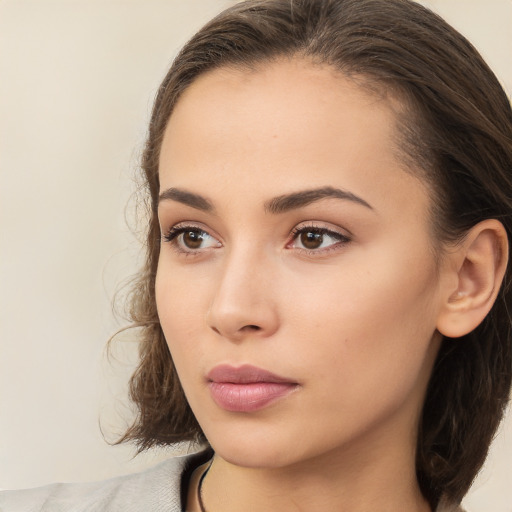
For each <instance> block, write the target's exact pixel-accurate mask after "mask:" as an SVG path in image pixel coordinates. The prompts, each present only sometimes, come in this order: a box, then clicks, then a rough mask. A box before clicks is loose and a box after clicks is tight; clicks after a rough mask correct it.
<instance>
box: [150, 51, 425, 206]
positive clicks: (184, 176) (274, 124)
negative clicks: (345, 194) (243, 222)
mask: <svg viewBox="0 0 512 512" xmlns="http://www.w3.org/2000/svg"><path fill="white" fill-rule="evenodd" d="M397 108H398V107H397V102H396V101H394V100H392V99H390V98H387V97H385V95H384V94H378V93H376V92H370V89H369V88H368V87H363V86H362V85H361V84H360V81H357V80H354V79H352V78H348V77H346V76H344V75H342V74H340V73H339V72H337V71H335V70H334V69H332V68H331V67H328V66H321V65H314V64H312V63H310V62H306V61H304V60H300V59H288V60H281V61H276V62H273V63H270V64H265V65H262V66H259V67H256V68H254V69H251V70H245V69H232V68H221V69H216V70H214V71H211V72H208V73H205V74H204V75H202V76H200V77H199V78H198V79H196V81H194V82H193V83H192V84H191V86H190V87H189V88H188V89H186V90H185V92H184V93H183V95H182V96H181V98H180V99H179V100H178V102H177V105H176V107H175V110H174V112H173V114H172V115H171V118H170V120H169V123H168V125H167V128H166V132H165V136H164V141H163V145H162V150H161V158H160V177H161V186H162V188H168V187H170V186H173V187H182V188H195V189H197V188H199V189H201V191H202V192H208V191H214V190H216V189H217V188H222V189H223V190H226V188H229V189H230V192H231V194H232V195H236V194H239V193H240V191H241V190H247V189H249V190H251V191H252V193H253V195H256V193H257V192H258V193H261V197H262V198H263V196H265V195H266V196H267V197H269V196H271V195H272V194H273V192H277V193H287V192H290V191H294V190H297V188H305V187H306V186H307V187H308V188H316V187H323V186H326V185H332V186H338V187H340V188H344V189H350V190H351V191H352V192H354V193H355V194H357V195H360V196H362V195H363V192H364V193H366V194H369V195H370V196H376V198H375V199H376V201H377V203H379V202H382V200H384V199H385V194H386V191H388V192H389V191H391V190H392V189H393V191H394V192H395V193H397V194H395V195H397V197H395V201H408V198H410V197H411V191H412V190H409V189H411V187H412V188H415V189H421V190H416V191H415V193H418V194H419V195H421V194H423V193H424V190H423V185H422V183H421V182H419V181H418V180H417V179H416V178H413V177H412V175H411V174H409V173H406V172H404V164H403V162H402V160H401V159H400V158H399V157H398V156H397V155H398V154H399V150H398V141H397V129H396V123H397V120H396V119H397V118H396V111H397ZM270 184H271V185H272V188H273V190H270V188H269V187H270ZM278 185H279V187H280V188H281V189H282V190H275V189H276V187H278ZM423 199H425V198H423Z"/></svg>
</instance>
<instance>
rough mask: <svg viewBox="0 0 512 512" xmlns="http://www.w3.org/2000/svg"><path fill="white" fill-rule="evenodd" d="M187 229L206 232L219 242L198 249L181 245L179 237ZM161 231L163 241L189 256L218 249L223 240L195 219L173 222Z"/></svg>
mask: <svg viewBox="0 0 512 512" xmlns="http://www.w3.org/2000/svg"><path fill="white" fill-rule="evenodd" d="M187 231H199V232H202V233H205V234H206V235H207V236H208V237H210V238H211V239H213V240H215V241H216V242H217V244H216V245H211V246H208V247H200V248H197V249H193V248H184V247H181V246H180V244H179V242H178V238H179V237H180V236H181V235H182V234H184V233H186V232H187ZM161 232H162V235H161V240H162V242H163V243H168V244H169V245H170V246H171V247H172V248H173V249H174V250H175V251H176V252H178V253H179V254H183V255H187V256H195V255H199V254H202V253H203V252H205V251H207V250H209V249H216V248H219V247H221V246H222V242H221V241H220V239H219V237H218V236H216V235H214V234H212V233H211V230H210V229H209V228H207V227H205V226H203V225H201V224H200V223H197V222H193V221H182V222H178V223H176V224H173V225H172V226H171V227H170V228H168V229H167V230H165V231H163V230H161Z"/></svg>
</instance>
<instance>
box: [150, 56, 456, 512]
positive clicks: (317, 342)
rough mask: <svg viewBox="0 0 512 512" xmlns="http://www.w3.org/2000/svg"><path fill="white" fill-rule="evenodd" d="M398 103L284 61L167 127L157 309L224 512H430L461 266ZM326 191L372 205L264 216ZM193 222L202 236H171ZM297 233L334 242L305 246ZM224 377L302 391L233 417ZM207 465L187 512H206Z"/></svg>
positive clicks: (221, 90)
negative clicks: (236, 372) (425, 476)
mask: <svg viewBox="0 0 512 512" xmlns="http://www.w3.org/2000/svg"><path fill="white" fill-rule="evenodd" d="M396 108H397V105H392V104H391V103H390V100H385V99H383V98H379V97H376V96H375V95H371V94H369V93H368V91H366V90H363V89H362V88H360V87H359V86H358V85H356V84H355V82H353V81H351V80H349V79H348V78H345V77H343V76H341V75H339V74H336V73H335V72H333V71H332V70H331V69H329V68H327V67H320V66H314V65H312V64H310V63H307V62H304V61H300V60H287V61H279V62H277V63H274V64H267V65H265V66H263V67H260V68H258V69H256V70H253V71H251V72H248V71H240V70H234V69H220V70H215V71H212V72H210V73H208V74H205V75H202V76H201V77H199V78H198V79H197V80H196V81H195V82H194V83H193V84H192V85H191V86H190V87H189V88H188V89H187V90H186V91H185V93H184V94H183V96H182V97H181V98H180V100H179V101H178V103H177V106H176V108H175V110H174V112H173V114H172V116H171V118H170V121H169V124H168V126H167V129H166V132H165V137H164V140H163V145H162V150H161V159H160V180H161V193H162V194H163V196H162V200H161V201H160V205H159V220H160V225H161V230H162V235H163V237H164V239H163V243H162V249H161V254H160V259H159V265H158V272H157V277H156V298H157V305H158V311H159V316H160V320H161V325H162V328H163V331H164V334H165V336H166V339H167V341H168V344H169V348H170V351H171V354H172V356H173V360H174V362H175V365H176V368H177V371H178V374H179V377H180V380H181V382H182V385H183V388H184V391H185V394H186V396H187V399H188V401H189V403H190V406H191V407H192V410H193V411H194V414H195V415H196V417H197V419H198V421H199V423H200V425H201V427H202V429H203V431H204V432H205V434H206V436H207V438H208V440H209V441H210V443H211V445H212V446H213V448H214V450H215V453H216V455H215V458H214V462H213V465H212V467H211V469H210V471H209V473H208V476H207V478H205V480H204V486H203V496H204V501H205V504H206V508H207V510H208V512H215V511H218V510H222V511H224V512H229V511H235V510H245V511H263V510H281V511H288V510H290V511H291V510H294V511H295V510H307V511H317V510H318V511H325V510H344V511H351V512H359V511H370V510H372V511H374V510H379V511H396V510H408V511H427V510H430V508H429V506H428V505H427V503H426V502H425V500H424V499H423V497H422V495H421V493H420V491H419V488H418V484H417V481H416V476H415V469H414V453H415V444H416V435H417V434H416V432H417V425H418V418H419V414H420V411H421V405H422V403H423V400H424V395H425V390H426V386H427V383H428V379H429V376H430V374H431V370H432V365H433V361H434V359H435V356H436V354H437V350H438V348H439V343H440V339H441V335H440V334H439V333H438V331H437V330H436V326H437V323H438V321H439V318H440V317H441V316H442V311H443V307H444V304H445V302H446V297H447V294H448V293H451V292H452V291H453V289H454V287H455V286H456V283H455V282H454V279H453V267H454V260H453V259H451V260H449V261H445V259H443V258H441V259H436V257H435V251H434V246H435V245H436V242H435V241H434V240H433V239H432V235H431V229H430V226H431V221H430V218H429V206H430V198H429V193H428V190H427V188H426V186H424V184H423V183H422V182H421V181H420V180H419V179H418V178H416V177H415V176H414V175H413V173H410V172H406V171H405V170H404V164H403V163H402V162H401V160H400V158H399V156H398V151H397V149H396V147H397V144H396V140H395V139H396V129H395V128H396V127H395V114H394V109H396ZM325 187H332V188H336V189H341V190H343V191H348V192H350V193H351V194H355V195H356V196H357V197H358V198H361V199H362V200H363V201H364V202H366V203H367V205H365V204H362V203H361V202H357V201H354V200H351V199H342V198H336V197H327V198H323V199H319V200H317V201H314V202H312V203H310V204H307V205H302V206H300V207H298V208H293V209H290V210H287V211H284V212H281V213H272V212H269V211H268V208H265V205H266V204H267V206H268V202H269V201H271V200H272V199H273V198H276V197H279V196H282V195H284V194H290V193H294V192H298V191H301V190H310V189H319V188H325ZM169 189H173V190H174V189H179V190H181V191H187V192H190V193H193V194H196V195H200V196H201V197H203V198H204V199H206V200H207V201H208V203H209V205H210V206H211V209H210V210H206V209H205V208H204V206H205V204H200V203H198V202H197V201H196V202H195V203H193V204H191V201H190V198H186V197H185V196H183V195H181V196H180V195H177V194H172V193H171V194H169V193H167V192H166V191H168V190H169ZM185 203H187V204H185ZM176 226H177V227H178V228H181V227H183V226H185V227H187V230H188V231H190V230H191V229H192V230H195V231H194V233H195V234H196V235H197V234H198V233H202V236H203V239H202V241H201V240H200V241H199V245H197V243H196V241H194V240H192V241H191V239H190V237H188V238H187V237H186V236H184V235H181V236H177V237H175V238H174V239H173V240H172V241H167V240H166V239H165V236H166V235H167V234H168V233H169V230H170V229H171V228H173V227H175V228H176ZM296 228H299V229H302V228H303V233H304V232H307V230H308V229H310V230H311V229H317V230H318V229H319V228H324V229H327V230H329V231H331V232H333V233H334V234H335V235H327V234H324V235H323V239H322V237H321V245H320V246H319V247H318V248H313V249H311V246H310V248H309V250H308V249H306V247H305V245H304V243H303V241H304V238H303V237H301V236H295V235H294V232H293V230H294V229H296ZM317 234H318V232H317ZM304 236H305V235H304ZM344 237H345V238H344ZM347 239H348V241H347ZM306 241H307V240H306ZM187 244H188V246H187ZM219 364H230V365H233V366H239V365H241V364H252V365H255V366H258V367H260V368H264V369H266V370H268V371H271V372H273V373H276V374H278V375H280V376H284V377H286V378H287V379H290V380H291V381H293V382H295V383H297V386H296V389H295V390H294V391H293V392H292V393H290V394H289V395H287V396H286V397H284V398H282V399H280V400H277V401H276V402H274V403H272V404H271V405H269V406H267V407H265V408H263V409H261V410H258V411H255V412H250V413H240V412H229V411H226V410H224V409H222V408H221V407H219V406H218V405H217V404H216V403H215V402H214V401H213V399H212V397H211V394H210V391H209V388H208V382H207V379H206V375H207V373H208V372H209V371H210V370H211V369H212V368H213V367H215V366H216V365H219ZM202 470H204V468H199V470H198V471H197V472H196V474H195V475H194V479H193V481H192V483H191V487H190V494H189V502H188V504H187V510H198V506H197V502H196V485H197V479H198V476H199V474H200V472H201V471H202Z"/></svg>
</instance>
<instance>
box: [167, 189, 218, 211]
mask: <svg viewBox="0 0 512 512" xmlns="http://www.w3.org/2000/svg"><path fill="white" fill-rule="evenodd" d="M167 200H172V201H177V202H178V203H182V204H185V205H187V206H191V207H192V208H196V209H197V210H202V211H204V212H213V211H214V207H213V204H212V203H211V202H210V201H209V200H208V199H206V198H205V197H203V196H201V195H199V194H194V193H193V192H188V191H187V190H182V189H179V188H168V189H166V190H164V191H163V192H162V193H161V194H160V195H159V196H158V203H159V204H160V202H161V201H167Z"/></svg>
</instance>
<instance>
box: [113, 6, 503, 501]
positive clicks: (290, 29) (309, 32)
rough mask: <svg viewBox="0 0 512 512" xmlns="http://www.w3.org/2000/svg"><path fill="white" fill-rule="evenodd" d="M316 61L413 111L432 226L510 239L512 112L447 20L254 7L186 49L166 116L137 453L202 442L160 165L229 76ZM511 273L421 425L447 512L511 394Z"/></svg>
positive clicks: (433, 492) (133, 433)
mask: <svg viewBox="0 0 512 512" xmlns="http://www.w3.org/2000/svg"><path fill="white" fill-rule="evenodd" d="M294 56H297V57H301V58H308V59H310V60H313V61H314V62H317V63H320V64H325V65H329V66H332V67H334V68H336V69H337V70H339V71H341V72H342V73H344V74H345V75H347V76H358V77H364V78H365V80H366V82H367V83H369V84H371V85H372V86H373V87H375V86H376V85H377V86H380V87H381V89H383V90H384V91H388V92H390V93H391V94H392V95H394V96H395V97H397V98H399V99H400V100H401V101H402V104H403V105H404V106H405V107H406V115H405V116H404V115H402V116H400V118H399V122H400V140H401V149H402V151H403V153H404V154H405V155H406V158H407V160H408V162H409V164H411V163H412V167H416V168H418V169H419V171H420V173H421V176H422V177H423V179H426V180H427V182H428V183H429V184H430V186H431V189H432V191H433V194H432V195H433V203H434V210H435V211H434V212H433V227H434V231H435V234H436V238H437V239H438V240H440V241H447V240H452V241H453V240H457V239H459V238H461V237H462V236H463V235H464V233H465V232H466V231H467V230H468V229H469V228H471V227H472V226H474V225H475V224H476V223H478V222H479V221H481V220H484V219H488V218H495V219H499V220H500V221H501V222H502V223H503V224H504V226H505V228H506V230H507V233H508V236H509V240H511V239H512V236H511V235H512V216H511V212H512V180H511V171H512V111H511V108H510V103H509V100H508V98H507V97H506V95H505V93H504V92H503V90H502V88H501V86H500V84H499V82H498V80H497V79H496V77H495V76H494V74H493V73H492V71H491V70H490V69H489V68H488V66H487V65H486V64H485V62H484V61H483V60H482V58H481V57H480V55H479V54H478V52H477V51H476V50H475V49H474V48H473V46H472V45H471V44H470V43H469V42H468V41H467V40H466V39H465V38H464V37H463V36H461V35H460V34H459V33H458V32H456V31H455V30H454V29H453V28H452V27H450V26H449V25H448V24H447V23H446V22H445V21H443V20H442V19H441V18H440V17H439V16H437V15H436V14H434V13H432V12H431V11H429V10H428V9H426V8H424V7H422V6H421V5H419V4H416V3H414V2H412V1H409V0H247V1H244V2H241V3H238V4H236V5H234V6H233V7H231V8H229V9H227V10H226V11H224V12H223V13H221V14H220V15H218V16H217V17H216V18H214V19H213V20H212V21H211V22H209V23H208V24H207V25H206V26H205V27H203V28H202V29H201V30H200V31H199V32H198V33H197V34H196V35H195V36H194V37H193V38H192V39H191V40H190V41H189V42H188V43H187V44H186V45H185V47H184V48H183V49H182V51H181V52H180V53H179V55H178V56H177V58H176V59H175V61H174V63H173V65H172V67H171V69H170V71H169V72H168V74H167V76H166V77H165V79H164V81H163V82H162V84H161V86H160V89H159V91H158V94H157V98H156V101H155V104H154V108H153V112H152V117H151V122H150V127H149V136H148V139H147V143H146V147H145V151H144V154H143V160H142V168H143V174H144V178H145V183H146V186H147V191H148V195H149V205H148V206H149V210H150V214H149V215H150V218H149V225H148V227H147V259H146V264H145V267H144V269H143V272H141V274H140V276H139V278H138V280H137V281H136V283H135V286H134V288H133V293H132V295H131V299H132V301H131V306H132V307H131V317H132V320H133V321H134V324H135V325H138V326H141V328H142V331H141V340H140V341H141V342H140V364H139V366H138V368H137V370H136V372H135V373H134V375H133V376H132V379H131V383H130V394H131V398H132V400H133V401H134V402H135V404H136V405H137V407H138V411H139V414H138V417H137V419H136V421H135V423H134V424H133V425H132V426H131V428H130V429H129V430H128V431H127V432H126V434H125V435H124V437H123V438H122V440H121V441H126V440H132V441H136V442H137V444H138V446H139V449H141V450H143V449H147V448H149V447H151V446H154V445H167V444H171V443H174V442H177V441H184V440H204V435H203V433H202V431H201V428H200V426H199V425H198V423H197V421H196V419H195V417H194V415H193V414H192V412H191V410H190V408H189V406H188V404H187V401H186V399H185V396H184V394H183V391H182V389H181V385H180V383H179V381H178V378H177V375H176V371H175V369H174V365H173V361H172V358H171V355H170V353H169V350H168V347H167V344H166V341H165V339H164V335H163V333H162V329H161V327H160V324H159V320H158V315H157V310H156V304H155V288H154V285H155V274H156V268H157V259H158V254H159V249H160V232H159V227H158V220H157V203H158V193H159V178H158V159H159V151H160V146H161V142H162V137H163V133H164V130H165V128H166V124H167V122H168V120H169V117H170V115H171V113H172V111H173V107H174V105H175V104H176V102H177V101H178V99H179V97H180V95H181V93H182V92H183V91H184V90H185V89H186V88H187V87H188V86H189V85H190V84H191V83H192V82H193V81H194V80H195V79H196V78H197V77H198V76H199V75H201V74H202V73H205V72H206V71H208V70H212V69H215V68H218V67H220V66H228V65H229V66H235V67H253V66H255V65H257V64H259V63H265V62H266V61H269V60H274V59H276V58H279V57H294ZM510 284H511V272H510V269H508V270H507V274H506V276H505V282H504V284H503V286H502V288H501V290H500V292H499V296H498V298H497V300H496V303H495V304H494V306H493V309H492V310H491V312H490V313H489V315H488V316H487V317H486V319H485V320H484V321H483V323H482V324H481V325H480V326H479V327H478V328H477V329H475V330H474V331H473V332H472V333H470V334H468V335H467V336H464V337H462V338H460V339H457V340H450V339H445V340H444V341H443V343H442V346H441V349H440V352H439V355H438V358H437V361H436V364H435V367H434V370H433V375H432V377H431V381H430V384H429V388H428V391H427V396H426V400H425V404H424V409H423V414H422V417H421V422H420V428H419V435H418V442H417V455H416V468H417V476H418V481H419V483H420V486H421V489H422V491H423V493H424V495H425V496H426V498H427V499H428V500H429V501H430V503H431V504H432V505H433V506H435V504H436V503H437V502H438V500H439V498H440V496H441V495H446V496H447V497H448V498H451V499H454V500H456V501H459V500H461V499H462V497H463V496H464V494H465V493H466V492H467V490H468V488H469V487H470V485H471V483H472V481H473V479H474V477H475V475H476V473H477V472H478V470H479V469H480V467H481V465H482V464H483V462H484V460H485V457H486V454H487V450H488V447H489V445H490V442H491V440H492V438H493V435H494V433H495V431H496V428H497V426H498V424H499V422H500V420H501V418H502V415H503V412H504V408H505V407H506V404H507V401H508V398H509V390H510V384H511V373H512V354H511V351H512V348H511V333H510V328H511V319H510V316H509V313H508V311H509V310H510V309H512V308H511V306H512V304H511V286H510Z"/></svg>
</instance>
